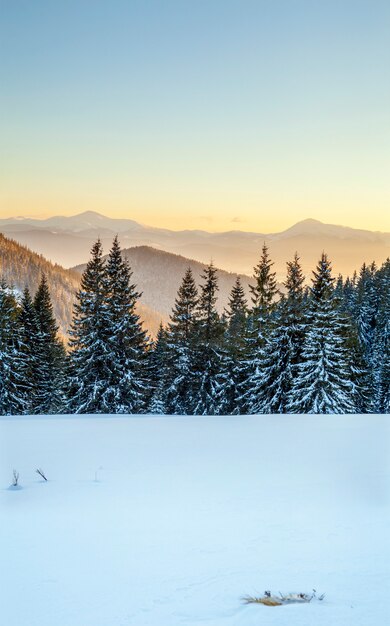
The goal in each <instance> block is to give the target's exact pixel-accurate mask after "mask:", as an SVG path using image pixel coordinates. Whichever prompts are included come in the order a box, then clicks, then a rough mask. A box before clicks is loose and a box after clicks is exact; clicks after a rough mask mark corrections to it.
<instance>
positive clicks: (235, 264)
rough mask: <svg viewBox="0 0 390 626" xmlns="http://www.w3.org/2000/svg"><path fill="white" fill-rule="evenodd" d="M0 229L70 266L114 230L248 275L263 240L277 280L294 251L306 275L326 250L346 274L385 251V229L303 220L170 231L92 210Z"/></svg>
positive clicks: (131, 242)
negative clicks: (256, 228)
mask: <svg viewBox="0 0 390 626" xmlns="http://www.w3.org/2000/svg"><path fill="white" fill-rule="evenodd" d="M0 231H1V232H3V233H4V234H6V235H7V236H10V237H12V238H13V239H15V240H16V241H18V242H19V243H22V244H24V245H27V246H28V247H29V248H31V249H32V250H34V251H36V252H38V253H40V254H43V255H44V256H45V257H46V258H48V259H50V260H51V261H53V262H54V263H59V264H61V265H63V266H65V267H72V266H75V265H78V264H82V263H85V262H86V261H87V259H88V255H89V249H90V248H91V246H92V244H93V242H94V241H95V240H96V239H97V237H100V238H101V240H102V242H103V245H104V246H105V247H106V248H108V247H109V246H110V244H111V242H112V238H113V237H114V235H116V234H118V235H119V238H120V242H121V245H122V248H126V249H127V248H131V247H134V246H151V247H153V248H155V249H157V250H161V251H165V252H170V253H173V254H176V255H182V256H184V257H187V258H190V259H194V260H195V261H199V262H201V263H208V262H209V261H210V259H213V261H214V263H215V265H216V266H218V267H220V268H222V269H224V270H226V271H230V272H239V273H242V274H252V270H253V267H254V265H255V264H256V263H257V262H258V259H259V255H260V251H261V247H262V245H263V242H266V243H267V245H268V246H269V248H270V254H271V257H272V259H273V261H274V262H275V266H274V267H275V270H276V272H277V276H278V279H279V280H283V279H284V275H285V267H286V261H288V260H289V259H291V258H292V256H293V255H294V253H295V251H297V252H298V253H299V255H300V257H301V262H302V267H303V270H304V272H305V274H306V275H307V276H310V275H311V270H312V269H314V267H315V265H316V263H317V260H318V258H319V256H320V254H321V252H322V251H323V250H325V251H326V252H327V253H328V255H329V257H330V258H331V260H332V263H333V268H334V272H335V273H342V274H343V275H344V276H346V275H350V274H352V273H353V271H354V270H355V269H358V268H359V267H360V266H361V265H362V263H363V262H366V263H370V262H372V261H373V260H375V261H376V262H377V263H378V264H379V263H382V262H383V261H384V260H385V259H386V258H387V257H388V256H389V254H390V233H382V232H372V231H368V230H358V229H354V228H349V227H346V226H337V225H332V224H324V223H322V222H319V221H317V220H313V219H307V220H304V221H302V222H298V223H297V224H295V225H294V226H292V227H291V228H288V229H287V230H285V231H282V232H279V233H271V234H270V233H254V232H243V231H238V230H234V231H229V232H223V233H211V232H207V231H203V230H181V231H172V230H168V229H164V228H154V227H150V226H146V225H144V224H140V223H138V222H136V221H134V220H131V219H113V218H110V217H106V216H104V215H101V214H99V213H95V212H93V211H87V212H84V213H80V214H79V215H75V216H73V217H61V216H58V217H51V218H48V219H34V218H27V217H17V218H8V219H1V220H0Z"/></svg>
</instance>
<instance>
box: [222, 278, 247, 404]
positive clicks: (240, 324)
mask: <svg viewBox="0 0 390 626" xmlns="http://www.w3.org/2000/svg"><path fill="white" fill-rule="evenodd" d="M247 311H248V307H247V300H246V298H245V292H244V288H243V286H242V283H241V279H240V277H239V276H237V278H236V281H235V283H234V285H233V288H232V290H231V293H230V297H229V302H228V306H227V308H226V309H225V320H226V331H225V341H224V352H223V355H222V358H221V369H222V378H223V381H224V382H223V384H222V385H221V387H220V390H219V412H220V413H221V414H224V415H237V414H240V413H242V404H241V391H240V390H241V387H242V385H243V383H244V380H245V368H244V367H243V364H244V362H245V360H246V349H247V345H246V332H247Z"/></svg>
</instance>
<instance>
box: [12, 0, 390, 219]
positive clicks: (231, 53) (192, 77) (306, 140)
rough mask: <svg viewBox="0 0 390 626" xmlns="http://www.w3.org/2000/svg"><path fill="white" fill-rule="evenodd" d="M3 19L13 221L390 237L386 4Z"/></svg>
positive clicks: (17, 12) (85, 8)
mask: <svg viewBox="0 0 390 626" xmlns="http://www.w3.org/2000/svg"><path fill="white" fill-rule="evenodd" d="M0 8H1V20H0V54H1V59H2V63H1V66H0V90H1V91H0V93H1V101H0V107H1V109H0V113H1V115H0V138H1V147H0V167H1V169H0V178H1V180H0V182H1V190H0V213H1V215H2V216H8V215H14V214H30V215H42V216H43V215H50V214H56V213H63V214H72V213H76V212H78V211H82V210H87V209H93V210H97V211H102V212H104V213H106V214H111V215H112V216H118V217H119V216H125V215H126V216H128V217H132V218H134V219H138V220H140V221H144V222H146V223H149V224H156V225H159V226H164V225H165V226H168V227H171V228H175V227H177V228H181V227H194V228H199V227H204V228H207V229H210V230H224V229H228V228H233V227H234V228H236V227H239V228H242V229H245V230H253V229H259V230H261V231H265V230H270V231H272V230H277V229H279V228H282V227H287V226H289V225H290V224H292V223H293V222H295V221H298V220H299V219H303V218H305V217H315V218H317V219H321V220H323V221H330V222H337V223H345V224H348V225H352V226H357V227H366V228H372V229H377V230H390V217H389V216H388V215H389V214H390V211H389V210H388V209H389V200H390V181H389V179H390V177H389V175H388V171H389V166H390V113H389V111H390V81H389V76H390V44H389V41H390V2H387V1H386V2H384V1H376V0H373V1H371V2H368V1H366V2H362V1H359V0H355V1H349V0H346V1H343V0H339V1H338V2H335V1H333V0H330V1H321V2H320V1H316V0H311V1H295V0H290V1H287V0H269V1H264V0H258V1H257V2H252V1H245V0H241V1H236V2H231V1H229V0H228V1H226V0H225V1H224V2H222V1H212V0H209V1H208V2H206V1H203V0H200V1H197V2H194V1H193V2H186V1H184V0H183V1H181V2H170V1H168V0H167V1H164V2H157V1H151V0H150V1H146V0H145V1H143V2H134V1H128V2H124V1H122V0H120V1H119V0H113V1H111V2H108V1H105V2H102V1H100V0H97V1H96V0H95V1H92V0H91V1H88V2H86V1H83V0H78V1H77V2H74V1H73V0H70V1H68V2H66V1H65V0H64V1H61V2H57V1H54V2H53V1H50V2H49V1H43V0H37V1H35V2H31V0H30V1H26V0H17V1H11V0H8V1H4V0H0Z"/></svg>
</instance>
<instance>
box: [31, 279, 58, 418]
mask: <svg viewBox="0 0 390 626" xmlns="http://www.w3.org/2000/svg"><path fill="white" fill-rule="evenodd" d="M33 306H34V311H35V319H36V327H37V331H38V332H37V335H36V338H35V340H34V343H35V347H36V355H35V356H36V358H35V361H36V371H35V383H36V388H35V393H34V405H33V411H32V412H34V413H36V414H42V415H48V414H51V413H58V412H61V411H62V410H63V408H64V368H65V360H66V357H65V349H64V346H63V344H62V342H61V341H60V340H59V338H58V335H57V333H58V326H57V323H56V320H55V318H54V314H53V306H52V302H51V297H50V292H49V287H48V283H47V280H46V276H45V275H44V274H43V275H42V278H41V282H40V284H39V286H38V290H37V292H36V294H35V297H34V301H33ZM34 323H35V322H34Z"/></svg>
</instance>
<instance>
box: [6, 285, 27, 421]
mask: <svg viewBox="0 0 390 626" xmlns="http://www.w3.org/2000/svg"><path fill="white" fill-rule="evenodd" d="M19 333H20V326H19V312H18V305H17V302H16V298H15V296H14V293H13V291H12V289H10V288H9V286H8V285H7V284H6V282H5V281H3V280H1V281H0V415H19V414H22V413H24V412H25V408H26V403H25V397H26V393H25V392H26V388H25V380H24V377H23V370H22V366H23V361H22V358H21V352H20V349H19V347H20V344H19Z"/></svg>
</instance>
